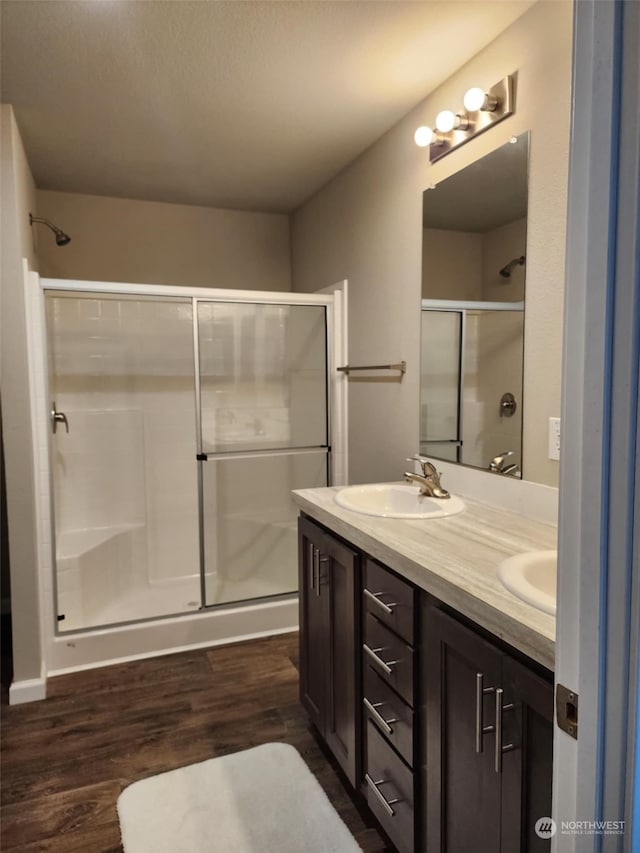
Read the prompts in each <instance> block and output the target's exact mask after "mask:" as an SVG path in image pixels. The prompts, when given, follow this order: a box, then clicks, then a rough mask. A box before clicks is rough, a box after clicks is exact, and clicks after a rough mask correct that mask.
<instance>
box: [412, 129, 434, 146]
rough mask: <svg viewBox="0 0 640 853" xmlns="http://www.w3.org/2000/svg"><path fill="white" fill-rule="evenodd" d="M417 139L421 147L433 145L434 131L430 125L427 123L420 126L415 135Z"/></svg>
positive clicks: (417, 143)
mask: <svg viewBox="0 0 640 853" xmlns="http://www.w3.org/2000/svg"><path fill="white" fill-rule="evenodd" d="M413 138H414V139H415V142H416V145H418V146H419V147H420V148H426V147H427V146H428V145H431V143H432V142H433V131H432V130H431V128H430V127H427V126H426V125H422V127H419V128H418V129H417V130H416V132H415V133H414V135H413Z"/></svg>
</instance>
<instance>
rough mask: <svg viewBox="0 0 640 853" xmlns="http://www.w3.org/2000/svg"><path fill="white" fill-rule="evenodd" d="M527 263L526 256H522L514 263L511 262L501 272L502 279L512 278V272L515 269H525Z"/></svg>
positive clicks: (513, 261) (514, 260)
mask: <svg viewBox="0 0 640 853" xmlns="http://www.w3.org/2000/svg"><path fill="white" fill-rule="evenodd" d="M525 261H526V257H525V255H520V257H519V258H514V259H513V260H512V261H509V263H508V264H505V265H504V266H503V267H502V269H501V270H500V275H501V276H502V278H511V270H512V269H513V268H514V267H523V266H524V262H525Z"/></svg>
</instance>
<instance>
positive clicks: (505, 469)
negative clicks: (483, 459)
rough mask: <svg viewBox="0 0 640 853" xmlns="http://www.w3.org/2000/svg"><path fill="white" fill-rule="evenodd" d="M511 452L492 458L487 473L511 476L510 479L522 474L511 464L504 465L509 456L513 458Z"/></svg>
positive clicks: (507, 451)
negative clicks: (492, 472)
mask: <svg viewBox="0 0 640 853" xmlns="http://www.w3.org/2000/svg"><path fill="white" fill-rule="evenodd" d="M513 455H514V454H513V450H506V451H505V452H504V453H499V454H498V455H497V456H494V457H493V459H492V460H491V462H489V471H494V472H495V473H496V474H511V476H512V477H519V476H520V475H521V473H522V471H521V470H520V468H518V466H517V465H516V464H515V462H512V463H511V464H510V465H505V461H506V460H507V459H508V458H509V456H513Z"/></svg>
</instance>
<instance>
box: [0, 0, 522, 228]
mask: <svg viewBox="0 0 640 853" xmlns="http://www.w3.org/2000/svg"><path fill="white" fill-rule="evenodd" d="M531 5H532V0H509V2H503V1H502V0H497V2H482V0H468V2H457V1H455V2H454V0H447V1H446V2H431V0H429V2H403V0H393V2H387V0H377V2H359V0H350V1H348V2H333V0H326V2H324V0H322V2H315V0H295V2H288V0H279V2H269V0H259V1H258V2H252V0H244V2H243V1H242V0H228V2H227V0H199V2H192V0H146V2H139V0H70V1H69V0H56V2H50V0H3V2H2V3H0V10H1V14H2V33H1V36H2V78H1V82H2V101H3V102H5V103H10V104H13V105H14V108H15V113H16V118H17V121H18V125H19V127H20V130H21V132H22V135H23V139H24V143H25V148H26V150H27V155H28V157H29V161H30V164H31V167H32V170H33V173H34V177H35V180H36V184H37V185H38V187H40V188H43V189H52V190H62V191H67V192H80V193H93V194H97V195H111V196H120V197H125V198H137V199H147V200H157V201H168V202H176V203H183V204H199V205H208V206H214V207H228V208H238V209H245V210H264V211H282V212H287V211H290V210H293V209H295V208H296V207H297V206H298V205H299V204H300V203H301V202H303V201H304V200H305V199H306V198H308V197H309V196H311V195H312V194H313V193H314V192H316V191H317V190H318V189H319V188H320V187H322V186H323V185H324V184H325V183H326V182H327V181H328V180H330V179H331V178H332V177H333V176H334V175H335V174H337V172H339V171H340V169H342V168H343V167H344V166H346V165H347V164H348V163H349V162H350V161H351V160H352V159H353V158H354V157H356V156H357V155H358V154H359V153H360V152H362V151H363V150H364V149H365V148H367V147H368V146H369V145H371V144H372V143H373V142H374V141H375V140H376V139H378V138H379V137H380V136H381V135H382V134H383V133H385V132H386V131H387V130H388V129H389V128H390V127H392V126H393V125H394V124H395V123H396V122H397V121H398V120H399V119H400V118H401V117H402V116H403V115H405V114H406V113H407V112H408V111H409V110H410V109H411V108H412V107H413V106H414V105H415V104H417V103H418V102H419V101H420V100H422V99H423V98H424V97H425V96H426V95H427V94H428V93H429V92H430V91H432V90H433V89H434V88H436V87H437V86H438V85H439V84H440V83H441V82H442V81H443V80H445V79H446V78H447V77H449V76H450V75H451V74H452V73H453V72H454V71H455V70H456V69H457V68H459V67H460V66H461V65H462V64H464V62H465V61H466V60H467V59H468V58H470V57H471V56H473V55H474V54H475V53H477V52H478V51H479V50H480V49H481V48H482V47H484V46H485V45H486V44H488V43H489V42H490V41H491V40H492V39H493V38H494V37H495V36H496V35H497V34H498V33H499V32H501V31H502V30H503V29H505V28H506V27H507V26H509V24H510V23H511V22H512V21H513V20H515V19H516V18H517V17H518V16H519V15H521V14H522V13H523V12H524V11H525V10H526V9H527V8H528V7H529V6H531Z"/></svg>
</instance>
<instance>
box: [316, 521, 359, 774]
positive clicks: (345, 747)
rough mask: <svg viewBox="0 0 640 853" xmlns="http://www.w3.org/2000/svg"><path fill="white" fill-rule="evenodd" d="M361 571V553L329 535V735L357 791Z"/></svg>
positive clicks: (323, 561)
mask: <svg viewBox="0 0 640 853" xmlns="http://www.w3.org/2000/svg"><path fill="white" fill-rule="evenodd" d="M359 569H360V558H359V555H358V553H357V551H354V550H352V549H351V548H349V547H347V546H346V545H344V544H343V543H342V542H340V541H338V540H337V539H334V538H333V537H331V536H330V535H328V534H327V535H326V537H325V540H324V544H323V547H322V553H321V555H320V578H319V582H320V586H321V590H322V595H323V596H325V597H326V598H327V599H328V616H329V619H328V650H327V651H328V681H329V685H328V694H327V699H328V702H327V707H326V720H325V731H324V736H325V740H326V742H327V744H328V746H329V748H330V749H331V751H332V752H333V754H334V755H335V757H336V758H337V760H338V762H339V763H340V765H341V767H342V769H343V770H344V772H345V773H346V774H347V777H348V778H349V781H350V782H351V784H352V785H353V786H354V787H356V786H357V785H358V782H359V776H360V755H359V747H360V741H361V735H360V731H361V714H360V705H361V698H360V693H361V688H360V647H359V641H357V638H358V637H359V636H360V607H359V591H360V583H359Z"/></svg>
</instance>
